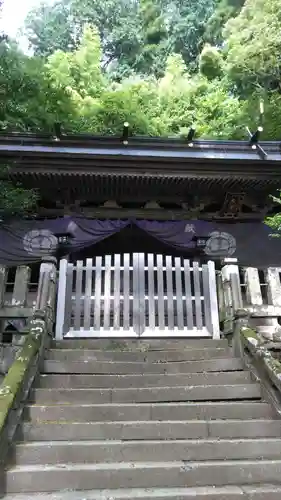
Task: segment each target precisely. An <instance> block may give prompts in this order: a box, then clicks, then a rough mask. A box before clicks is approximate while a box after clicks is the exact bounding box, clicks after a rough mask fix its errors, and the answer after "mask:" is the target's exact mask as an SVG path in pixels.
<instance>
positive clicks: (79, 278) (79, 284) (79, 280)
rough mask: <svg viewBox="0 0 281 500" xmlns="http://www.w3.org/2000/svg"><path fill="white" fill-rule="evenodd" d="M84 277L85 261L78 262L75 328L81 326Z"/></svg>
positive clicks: (77, 328)
mask: <svg viewBox="0 0 281 500" xmlns="http://www.w3.org/2000/svg"><path fill="white" fill-rule="evenodd" d="M82 279H83V261H82V260H77V262H76V285H75V309H74V329H75V330H80V328H81V307H82V303H81V302H82Z"/></svg>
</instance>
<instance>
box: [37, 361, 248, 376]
mask: <svg viewBox="0 0 281 500" xmlns="http://www.w3.org/2000/svg"><path fill="white" fill-rule="evenodd" d="M232 370H234V371H236V370H243V363H242V360H241V359H238V358H237V359H236V358H228V359H210V360H205V361H182V362H180V363H176V362H175V363H137V362H126V363H123V362H110V361H104V362H102V361H90V362H86V361H84V362H83V361H81V362H80V363H76V362H74V361H52V360H45V362H44V370H43V372H44V373H70V374H71V373H91V374H105V375H109V374H118V375H122V374H124V375H126V374H144V373H145V374H153V373H158V374H159V373H162V374H163V373H200V372H219V371H232Z"/></svg>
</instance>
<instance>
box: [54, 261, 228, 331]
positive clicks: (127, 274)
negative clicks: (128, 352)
mask: <svg viewBox="0 0 281 500" xmlns="http://www.w3.org/2000/svg"><path fill="white" fill-rule="evenodd" d="M219 335H220V332H219V318H218V304H217V293H216V275H215V266H214V263H213V262H212V261H210V262H208V263H207V264H204V265H202V266H201V267H200V266H199V264H198V263H197V262H193V263H191V262H190V261H189V260H187V259H182V258H180V257H175V258H174V257H171V256H163V255H154V254H143V253H135V254H132V255H130V254H124V255H106V256H104V257H96V258H95V259H87V260H86V262H85V263H84V262H83V261H77V262H76V263H75V264H73V263H69V262H68V261H67V260H62V261H61V263H60V271H59V287H58V305H57V321H56V338H57V339H62V338H64V337H138V336H143V337H157V336H159V337H165V336H169V337H170V336H171V337H173V336H174V337H189V336H192V337H196V336H200V337H201V336H204V337H214V338H218V337H219Z"/></svg>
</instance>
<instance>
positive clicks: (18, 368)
mask: <svg viewBox="0 0 281 500" xmlns="http://www.w3.org/2000/svg"><path fill="white" fill-rule="evenodd" d="M44 333H45V328H44V323H43V322H41V321H40V323H37V322H36V321H34V322H33V323H32V324H31V329H30V332H29V334H28V335H27V337H26V339H25V342H24V344H23V346H22V348H21V349H20V350H19V352H18V354H17V356H16V359H15V361H14V362H13V364H12V365H11V367H10V369H9V371H8V373H7V375H6V376H5V378H4V380H3V382H2V384H1V386H0V432H1V430H2V428H3V427H4V425H5V422H6V419H7V416H8V413H9V410H10V409H11V408H12V406H13V403H14V401H15V398H16V396H17V394H18V391H19V390H20V388H21V386H22V382H23V380H24V377H25V374H26V373H27V371H28V369H29V366H30V363H31V361H32V359H33V358H34V357H35V355H36V354H37V352H38V350H39V347H40V344H41V339H42V335H43V334H44Z"/></svg>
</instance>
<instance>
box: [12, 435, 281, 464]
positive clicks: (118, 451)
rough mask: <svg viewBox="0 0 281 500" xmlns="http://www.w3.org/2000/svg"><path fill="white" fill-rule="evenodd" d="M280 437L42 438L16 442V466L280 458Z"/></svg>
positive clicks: (14, 453)
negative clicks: (140, 439)
mask: <svg viewBox="0 0 281 500" xmlns="http://www.w3.org/2000/svg"><path fill="white" fill-rule="evenodd" d="M280 450H281V438H279V439H277V438H271V439H270V438H266V439H258V438H257V439H243V440H242V439H239V440H234V439H224V440H218V439H213V440H211V439H205V440H203V439H199V440H191V439H190V440H177V441H163V440H162V441H127V442H122V441H80V442H77V441H74V442H73V441H64V442H59V441H39V442H32V443H22V444H17V445H16V446H15V447H14V449H13V450H12V451H13V454H12V457H11V458H12V461H13V463H15V464H16V465H44V464H47V465H58V464H78V463H81V464H91V463H111V462H115V463H116V462H146V461H148V462H154V461H155V462H157V461H158V462H159V461H160V460H161V461H162V462H163V461H173V460H179V459H180V460H182V461H195V462H199V461H201V460H202V461H207V460H255V459H260V460H261V459H279V458H280Z"/></svg>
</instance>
